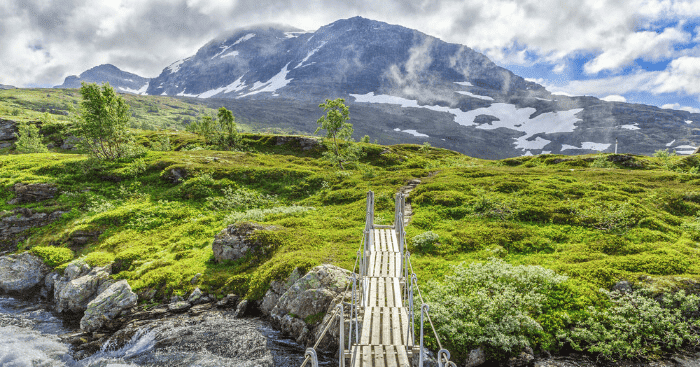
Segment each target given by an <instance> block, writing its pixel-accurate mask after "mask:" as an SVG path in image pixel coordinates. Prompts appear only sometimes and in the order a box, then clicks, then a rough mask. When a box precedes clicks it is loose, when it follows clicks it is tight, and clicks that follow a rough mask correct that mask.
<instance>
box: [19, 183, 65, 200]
mask: <svg viewBox="0 0 700 367" xmlns="http://www.w3.org/2000/svg"><path fill="white" fill-rule="evenodd" d="M13 191H14V192H15V198H14V199H12V200H10V201H8V202H7V203H8V204H11V205H16V204H26V203H35V202H38V201H44V200H48V199H53V198H54V197H55V196H56V193H57V192H58V188H57V187H56V186H55V185H53V184H48V183H35V184H23V183H16V184H15V186H14V187H13Z"/></svg>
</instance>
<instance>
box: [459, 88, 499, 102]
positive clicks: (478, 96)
mask: <svg viewBox="0 0 700 367" xmlns="http://www.w3.org/2000/svg"><path fill="white" fill-rule="evenodd" d="M457 93H459V94H463V95H465V96H469V97H472V98H478V99H483V100H484V101H493V98H491V97H489V96H480V95H478V94H474V93H471V92H467V91H463V90H458V91H457Z"/></svg>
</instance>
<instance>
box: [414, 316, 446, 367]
mask: <svg viewBox="0 0 700 367" xmlns="http://www.w3.org/2000/svg"><path fill="white" fill-rule="evenodd" d="M429 310H430V306H428V304H427V303H423V304H422V306H421V308H420V356H419V357H420V358H419V363H418V366H420V367H423V360H424V358H425V357H424V354H425V346H424V345H423V318H424V317H425V314H426V313H427V312H428V311H429ZM441 367H442V366H441Z"/></svg>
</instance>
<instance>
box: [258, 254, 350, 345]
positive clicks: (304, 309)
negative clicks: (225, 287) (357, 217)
mask: <svg viewBox="0 0 700 367" xmlns="http://www.w3.org/2000/svg"><path fill="white" fill-rule="evenodd" d="M349 275H350V272H349V271H347V270H345V269H341V268H339V267H337V266H333V265H327V264H326V265H319V266H317V267H315V268H313V269H311V271H309V272H308V273H307V274H306V275H304V276H303V277H301V278H300V279H298V280H297V281H295V282H294V284H292V286H291V287H289V289H288V290H287V291H286V292H284V294H283V295H282V296H281V297H279V300H278V301H277V304H276V305H275V307H274V308H273V309H272V311H271V312H270V317H271V320H272V322H273V323H274V324H275V325H277V326H278V327H279V328H280V329H281V330H282V331H283V332H285V333H288V334H290V335H291V336H292V337H293V338H294V339H296V340H297V341H298V342H300V343H303V344H307V343H310V342H313V341H314V340H315V339H316V337H317V334H320V332H321V330H320V329H321V325H323V324H324V323H325V322H326V321H327V320H326V319H327V318H328V317H330V314H331V312H332V311H333V308H334V307H335V306H336V305H337V304H338V303H339V302H340V301H341V299H342V297H343V291H344V290H345V287H346V286H347V285H348V283H349ZM344 311H345V313H346V317H345V320H348V319H349V311H350V310H349V308H348V307H345V309H344ZM324 314H325V315H324ZM319 315H324V317H323V318H322V319H321V318H318V316H319ZM309 316H313V318H315V319H316V320H317V321H315V322H313V323H312V324H311V325H307V323H306V320H309V319H308V317H309ZM333 322H334V323H335V324H336V326H335V327H334V326H333V325H332V326H331V328H330V329H331V330H335V334H336V335H333V332H331V333H330V335H331V336H330V338H328V339H327V340H326V341H325V342H324V345H322V346H321V348H331V349H332V348H334V347H335V348H337V341H338V336H337V333H338V329H339V328H338V327H337V324H338V322H339V321H338V319H337V318H336V319H335V320H333ZM347 326H349V325H346V327H347ZM346 330H347V329H346Z"/></svg>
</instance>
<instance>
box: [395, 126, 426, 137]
mask: <svg viewBox="0 0 700 367" xmlns="http://www.w3.org/2000/svg"><path fill="white" fill-rule="evenodd" d="M394 131H398V132H402V133H407V134H411V135H413V136H415V137H418V138H429V137H430V136H428V135H426V134H421V133H419V132H418V131H416V130H412V129H408V130H401V129H399V128H398V127H397V128H395V129H394Z"/></svg>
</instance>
